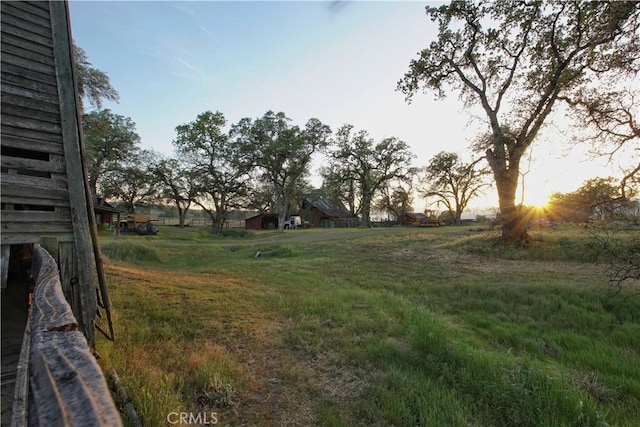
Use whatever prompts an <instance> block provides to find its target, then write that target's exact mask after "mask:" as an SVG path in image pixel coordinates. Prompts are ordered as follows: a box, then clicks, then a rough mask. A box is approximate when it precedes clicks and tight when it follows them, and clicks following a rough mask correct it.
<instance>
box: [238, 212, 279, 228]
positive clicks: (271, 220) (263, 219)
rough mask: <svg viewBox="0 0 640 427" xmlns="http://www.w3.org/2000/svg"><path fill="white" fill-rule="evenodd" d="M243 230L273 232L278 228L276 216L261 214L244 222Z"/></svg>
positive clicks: (273, 214)
mask: <svg viewBox="0 0 640 427" xmlns="http://www.w3.org/2000/svg"><path fill="white" fill-rule="evenodd" d="M244 228H245V230H275V229H277V228H278V214H275V213H262V214H258V215H255V216H252V217H251V218H247V219H245V220H244Z"/></svg>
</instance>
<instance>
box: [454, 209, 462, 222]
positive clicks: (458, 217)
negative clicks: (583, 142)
mask: <svg viewBox="0 0 640 427" xmlns="http://www.w3.org/2000/svg"><path fill="white" fill-rule="evenodd" d="M453 223H454V224H455V225H460V224H462V211H461V210H459V209H456V213H455V217H454V220H453Z"/></svg>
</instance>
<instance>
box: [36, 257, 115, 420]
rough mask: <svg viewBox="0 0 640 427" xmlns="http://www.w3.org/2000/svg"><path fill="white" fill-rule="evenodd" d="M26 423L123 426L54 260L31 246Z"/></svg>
mask: <svg viewBox="0 0 640 427" xmlns="http://www.w3.org/2000/svg"><path fill="white" fill-rule="evenodd" d="M31 270H32V272H33V276H34V278H35V282H36V284H35V289H34V300H33V307H32V314H31V316H30V321H31V322H30V326H31V348H30V356H29V359H30V383H29V388H30V393H31V395H32V396H33V399H32V400H31V407H30V409H29V425H96V426H121V425H122V423H121V420H120V416H119V413H118V411H117V409H116V407H115V404H114V402H113V399H112V398H111V393H110V392H109V388H108V387H107V383H106V381H105V379H104V375H103V374H102V371H101V369H100V367H99V366H98V364H97V363H96V360H95V358H94V357H93V355H92V354H91V352H90V349H89V346H88V345H87V340H86V338H85V337H84V336H83V335H82V333H81V332H80V331H78V330H77V327H78V321H77V319H76V318H75V317H74V316H73V312H72V310H71V306H70V305H69V303H68V301H67V300H66V298H65V296H64V294H63V292H62V286H61V281H60V275H59V274H58V265H57V264H56V262H55V260H54V259H53V257H52V256H51V255H50V254H49V253H48V252H47V251H46V250H45V249H43V248H42V247H40V245H34V251H33V259H32V268H31Z"/></svg>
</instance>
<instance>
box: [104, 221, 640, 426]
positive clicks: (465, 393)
mask: <svg viewBox="0 0 640 427" xmlns="http://www.w3.org/2000/svg"><path fill="white" fill-rule="evenodd" d="M307 231H308V232H309V233H308V234H305V233H307ZM186 232H187V233H192V231H191V230H189V231H186ZM574 233H576V230H573V229H568V230H563V229H559V230H548V231H540V232H539V235H537V238H536V240H535V241H534V242H533V244H532V245H531V247H530V248H528V249H525V250H521V249H515V248H509V247H506V248H505V247H504V246H502V245H499V244H496V242H495V240H493V239H495V237H496V236H495V235H492V234H489V233H484V232H477V231H473V232H472V233H469V232H468V231H466V230H464V229H462V228H459V227H458V228H453V227H452V228H447V227H442V228H440V229H428V230H424V229H417V230H416V229H402V228H398V229H395V230H385V231H384V234H375V233H368V232H367V230H352V231H344V230H321V231H316V230H299V231H297V232H296V233H285V234H275V233H269V232H265V233H264V234H260V233H256V235H255V236H253V237H252V238H250V239H246V238H241V237H238V238H236V239H234V238H231V237H229V238H224V239H217V238H212V237H207V240H206V241H203V242H199V243H197V244H194V245H190V244H181V245H176V244H175V242H174V241H173V240H169V239H167V238H166V237H163V239H156V240H153V241H152V242H153V243H152V247H153V249H154V250H155V251H156V253H157V256H158V258H159V261H157V262H154V263H152V264H148V265H146V266H145V267H144V268H139V267H136V266H135V265H132V264H129V262H125V263H124V264H122V263H120V264H118V265H107V268H108V272H109V276H110V280H111V283H112V285H111V286H112V300H113V305H114V307H115V308H114V310H115V315H116V318H115V324H116V328H117V329H118V331H117V332H116V333H117V335H118V336H119V337H120V338H119V341H118V342H117V343H116V345H112V344H105V345H109V346H110V347H108V351H101V353H103V354H104V355H105V358H104V359H105V360H104V361H103V362H104V363H110V364H113V365H114V366H115V367H116V368H117V370H118V372H119V373H121V376H122V380H123V383H125V386H126V387H127V389H128V391H129V392H130V395H131V397H132V399H133V400H134V402H135V404H136V407H137V409H139V412H141V413H142V416H143V418H144V421H145V425H163V423H164V422H165V421H164V420H163V419H162V414H166V413H167V412H168V411H181V410H194V411H200V410H202V411H204V412H209V411H210V412H216V413H218V415H219V420H220V422H221V423H223V424H225V425H226V424H229V425H242V424H245V425H287V424H289V425H293V424H298V425H332V426H364V425H397V426H405V425H429V426H430V425H434V426H437V425H447V426H463V425H495V426H513V425H519V426H520V425H522V426H537V425H558V426H574V425H576V426H577V425H590V426H605V425H607V423H609V424H612V425H621V426H633V425H638V424H640V418H639V416H638V414H640V399H639V398H638V396H640V366H638V364H637V360H638V357H640V354H639V353H638V348H640V323H638V320H639V319H640V302H639V301H638V300H637V299H629V300H626V301H624V302H623V303H620V304H616V305H612V304H611V303H610V302H608V300H607V299H606V298H604V296H603V293H602V284H603V283H606V280H607V278H606V276H605V275H604V274H603V272H602V268H601V265H597V264H594V263H592V262H582V261H580V259H582V258H581V257H582V256H586V255H583V254H580V253H579V252H581V251H583V252H584V248H585V245H586V244H587V243H586V237H581V236H578V235H577V234H576V238H575V239H574V238H573V237H572V236H573V234H574ZM322 234H326V239H325V240H322V239H321V237H322ZM161 235H162V231H161ZM335 236H340V237H339V238H337V237H335ZM305 238H309V239H312V240H309V241H306V240H305ZM583 239H585V240H583ZM536 245H537V246H538V247H537V248H536V247H535V246H536ZM150 246H151V245H150ZM258 251H264V252H265V253H266V256H265V257H264V258H263V257H259V258H258V259H256V258H254V254H255V253H256V252H258ZM558 254H563V255H562V257H563V258H562V259H563V260H564V261H563V262H559V261H557V260H555V259H554V257H555V256H556V255H557V256H560V255H558ZM589 256H591V255H589ZM548 259H553V260H554V261H553V262H547V260H548ZM101 345H102V344H101ZM585 372H586V373H589V374H582V373H585ZM576 373H581V374H576ZM596 373H597V374H596ZM150 391H153V392H154V393H150Z"/></svg>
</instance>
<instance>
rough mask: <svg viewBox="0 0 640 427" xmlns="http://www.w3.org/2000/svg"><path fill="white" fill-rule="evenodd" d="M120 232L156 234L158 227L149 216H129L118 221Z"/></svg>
mask: <svg viewBox="0 0 640 427" xmlns="http://www.w3.org/2000/svg"><path fill="white" fill-rule="evenodd" d="M120 231H121V232H123V233H138V234H157V233H158V227H157V226H156V225H155V224H154V223H153V220H152V219H151V217H150V216H149V215H144V214H129V215H127V217H126V218H123V219H121V220H120Z"/></svg>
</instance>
